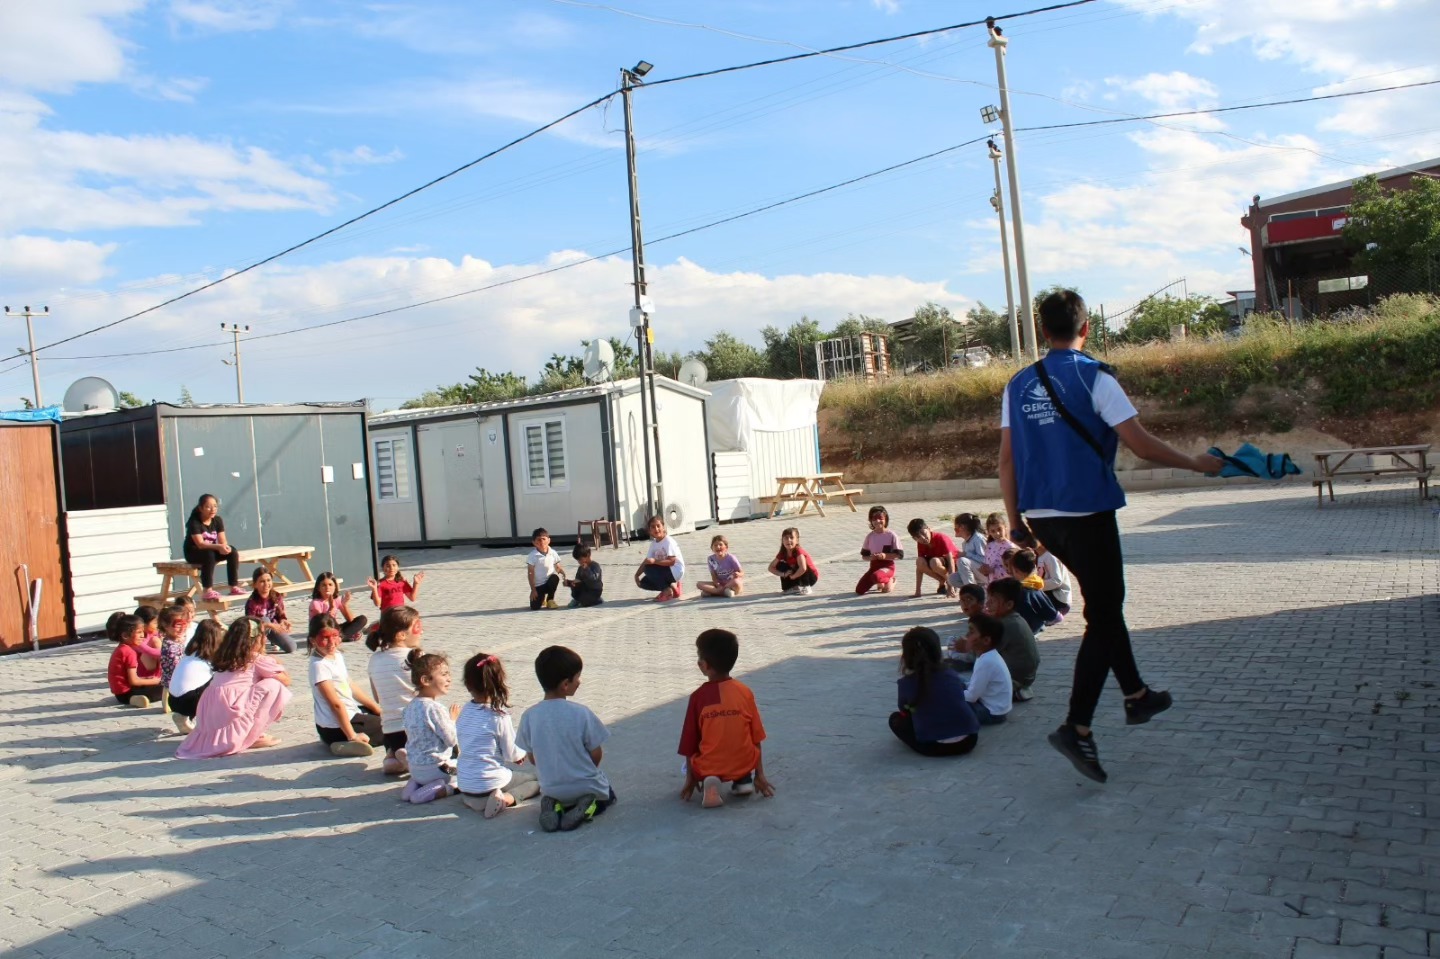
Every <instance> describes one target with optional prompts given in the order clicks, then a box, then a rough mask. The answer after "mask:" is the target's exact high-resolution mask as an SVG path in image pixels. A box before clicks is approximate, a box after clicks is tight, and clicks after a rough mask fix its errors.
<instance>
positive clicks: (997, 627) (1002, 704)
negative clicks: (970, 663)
mask: <svg viewBox="0 0 1440 959" xmlns="http://www.w3.org/2000/svg"><path fill="white" fill-rule="evenodd" d="M1004 633H1005V625H1004V624H1003V623H1001V622H1000V620H998V619H996V618H995V617H994V616H987V615H986V614H984V613H976V614H975V615H973V616H971V617H970V632H969V633H968V634H966V636H965V640H966V642H967V643H968V644H969V646H970V652H971V653H973V654H974V655H975V671H974V672H973V673H971V674H970V682H969V683H968V684H967V685H966V687H965V701H966V702H967V703H969V704H970V708H971V709H972V710H974V712H975V718H976V719H978V720H980V725H982V726H995V725H998V724H1000V723H1003V722H1004V721H1005V719H1006V718H1007V717H1008V716H1009V715H1010V710H1011V709H1013V708H1014V703H1013V702H1012V700H1013V699H1014V695H1015V693H1014V685H1013V684H1012V682H1011V680H1010V669H1009V667H1007V666H1006V665H1005V660H1004V659H1002V658H1001V657H1000V653H999V652H997V651H996V649H995V645H996V644H997V643H999V642H1000V637H1001V636H1002V635H1004Z"/></svg>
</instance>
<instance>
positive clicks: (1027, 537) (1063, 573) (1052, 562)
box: [1011, 529, 1070, 615]
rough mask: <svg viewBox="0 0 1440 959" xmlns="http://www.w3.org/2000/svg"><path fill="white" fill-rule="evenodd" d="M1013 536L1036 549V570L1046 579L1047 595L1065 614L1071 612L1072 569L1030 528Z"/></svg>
mask: <svg viewBox="0 0 1440 959" xmlns="http://www.w3.org/2000/svg"><path fill="white" fill-rule="evenodd" d="M1011 538H1012V539H1014V540H1015V542H1016V543H1018V544H1019V545H1021V546H1028V547H1030V548H1031V549H1032V550H1034V551H1035V572H1036V573H1037V574H1039V576H1040V578H1041V579H1043V580H1045V595H1046V596H1048V597H1049V598H1050V602H1051V603H1053V604H1054V605H1055V608H1056V609H1057V610H1058V611H1059V612H1060V613H1061V614H1062V615H1063V614H1067V613H1069V612H1070V571H1069V570H1068V569H1066V568H1065V564H1064V563H1062V562H1060V560H1059V558H1058V557H1057V556H1056V555H1055V554H1054V553H1052V552H1050V551H1049V550H1048V549H1046V548H1045V544H1044V543H1042V542H1040V541H1039V540H1038V539H1036V538H1035V536H1034V534H1032V533H1031V532H1030V531H1029V530H1028V529H1027V530H1016V531H1015V532H1014V533H1012V534H1011Z"/></svg>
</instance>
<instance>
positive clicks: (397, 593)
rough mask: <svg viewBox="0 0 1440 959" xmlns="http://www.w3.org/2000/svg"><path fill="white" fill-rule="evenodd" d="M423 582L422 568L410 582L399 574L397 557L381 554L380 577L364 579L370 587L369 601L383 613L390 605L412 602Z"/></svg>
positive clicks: (418, 593)
mask: <svg viewBox="0 0 1440 959" xmlns="http://www.w3.org/2000/svg"><path fill="white" fill-rule="evenodd" d="M423 582H425V572H424V570H421V571H420V572H418V573H416V574H415V581H414V582H413V583H412V582H409V581H407V580H406V579H405V577H404V576H402V575H401V574H400V560H399V558H397V557H395V556H382V557H381V558H380V578H379V579H375V578H374V577H373V576H372V577H371V578H369V579H367V580H365V585H367V586H369V587H370V601H371V602H372V603H374V604H375V606H376V608H377V609H379V610H380V612H382V613H383V612H385V610H387V609H389V608H390V607H391V606H404V605H405V604H406V603H407V602H414V601H415V597H416V596H418V595H420V584H421V583H423ZM371 628H372V629H373V628H374V627H371Z"/></svg>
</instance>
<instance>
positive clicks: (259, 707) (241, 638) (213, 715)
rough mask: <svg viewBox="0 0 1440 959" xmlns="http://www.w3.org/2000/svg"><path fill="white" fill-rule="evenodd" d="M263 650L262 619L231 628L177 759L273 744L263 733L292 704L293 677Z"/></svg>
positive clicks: (241, 621) (246, 618) (245, 619)
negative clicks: (291, 680) (213, 676)
mask: <svg viewBox="0 0 1440 959" xmlns="http://www.w3.org/2000/svg"><path fill="white" fill-rule="evenodd" d="M264 650H265V634H264V631H263V629H262V628H261V626H260V621H259V620H257V619H253V618H251V617H249V616H243V617H241V618H240V619H237V620H236V621H235V622H234V623H232V624H231V625H230V630H229V631H228V632H227V633H226V634H225V638H224V639H223V640H222V641H221V643H220V648H219V650H217V651H216V653H215V658H214V659H212V660H211V663H210V664H211V666H212V667H214V670H215V678H214V679H212V680H211V681H210V686H209V688H207V689H206V690H205V692H204V694H203V695H201V697H200V704H199V707H198V708H197V709H196V711H195V729H194V731H193V732H191V733H190V735H189V736H186V737H185V741H184V742H183V743H181V744H180V748H179V749H177V750H176V751H175V756H176V758H178V759H213V758H215V757H217V756H233V755H234V754H235V753H238V752H243V751H244V750H246V749H249V748H250V747H251V746H273V745H275V743H276V742H277V741H278V740H276V739H275V738H274V737H273V736H267V735H265V730H266V729H268V728H269V727H270V724H271V723H273V722H275V721H276V720H277V719H279V718H280V714H281V713H282V712H283V711H284V710H285V707H286V706H287V705H288V704H289V702H290V696H291V693H290V689H289V686H290V677H289V676H288V675H287V674H286V672H285V669H284V667H282V666H281V665H280V664H279V663H278V662H276V661H275V660H273V659H271V658H270V657H269V656H263V655H261V654H262V653H263V652H264Z"/></svg>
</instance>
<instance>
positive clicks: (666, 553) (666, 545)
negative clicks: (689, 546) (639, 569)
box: [645, 533, 685, 583]
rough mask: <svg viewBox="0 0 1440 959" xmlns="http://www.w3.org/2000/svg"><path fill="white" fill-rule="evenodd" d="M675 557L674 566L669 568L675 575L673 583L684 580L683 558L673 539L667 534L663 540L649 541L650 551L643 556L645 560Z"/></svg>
mask: <svg viewBox="0 0 1440 959" xmlns="http://www.w3.org/2000/svg"><path fill="white" fill-rule="evenodd" d="M672 556H673V557H675V565H674V566H671V567H670V572H672V573H674V574H675V582H677V583H678V582H680V580H682V579H684V578H685V557H683V556H681V555H680V547H679V546H676V545H675V537H673V536H671V535H670V534H669V533H666V534H665V538H664V539H657V540H651V541H650V549H649V551H648V552H646V554H645V558H646V559H669V558H670V557H672Z"/></svg>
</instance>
